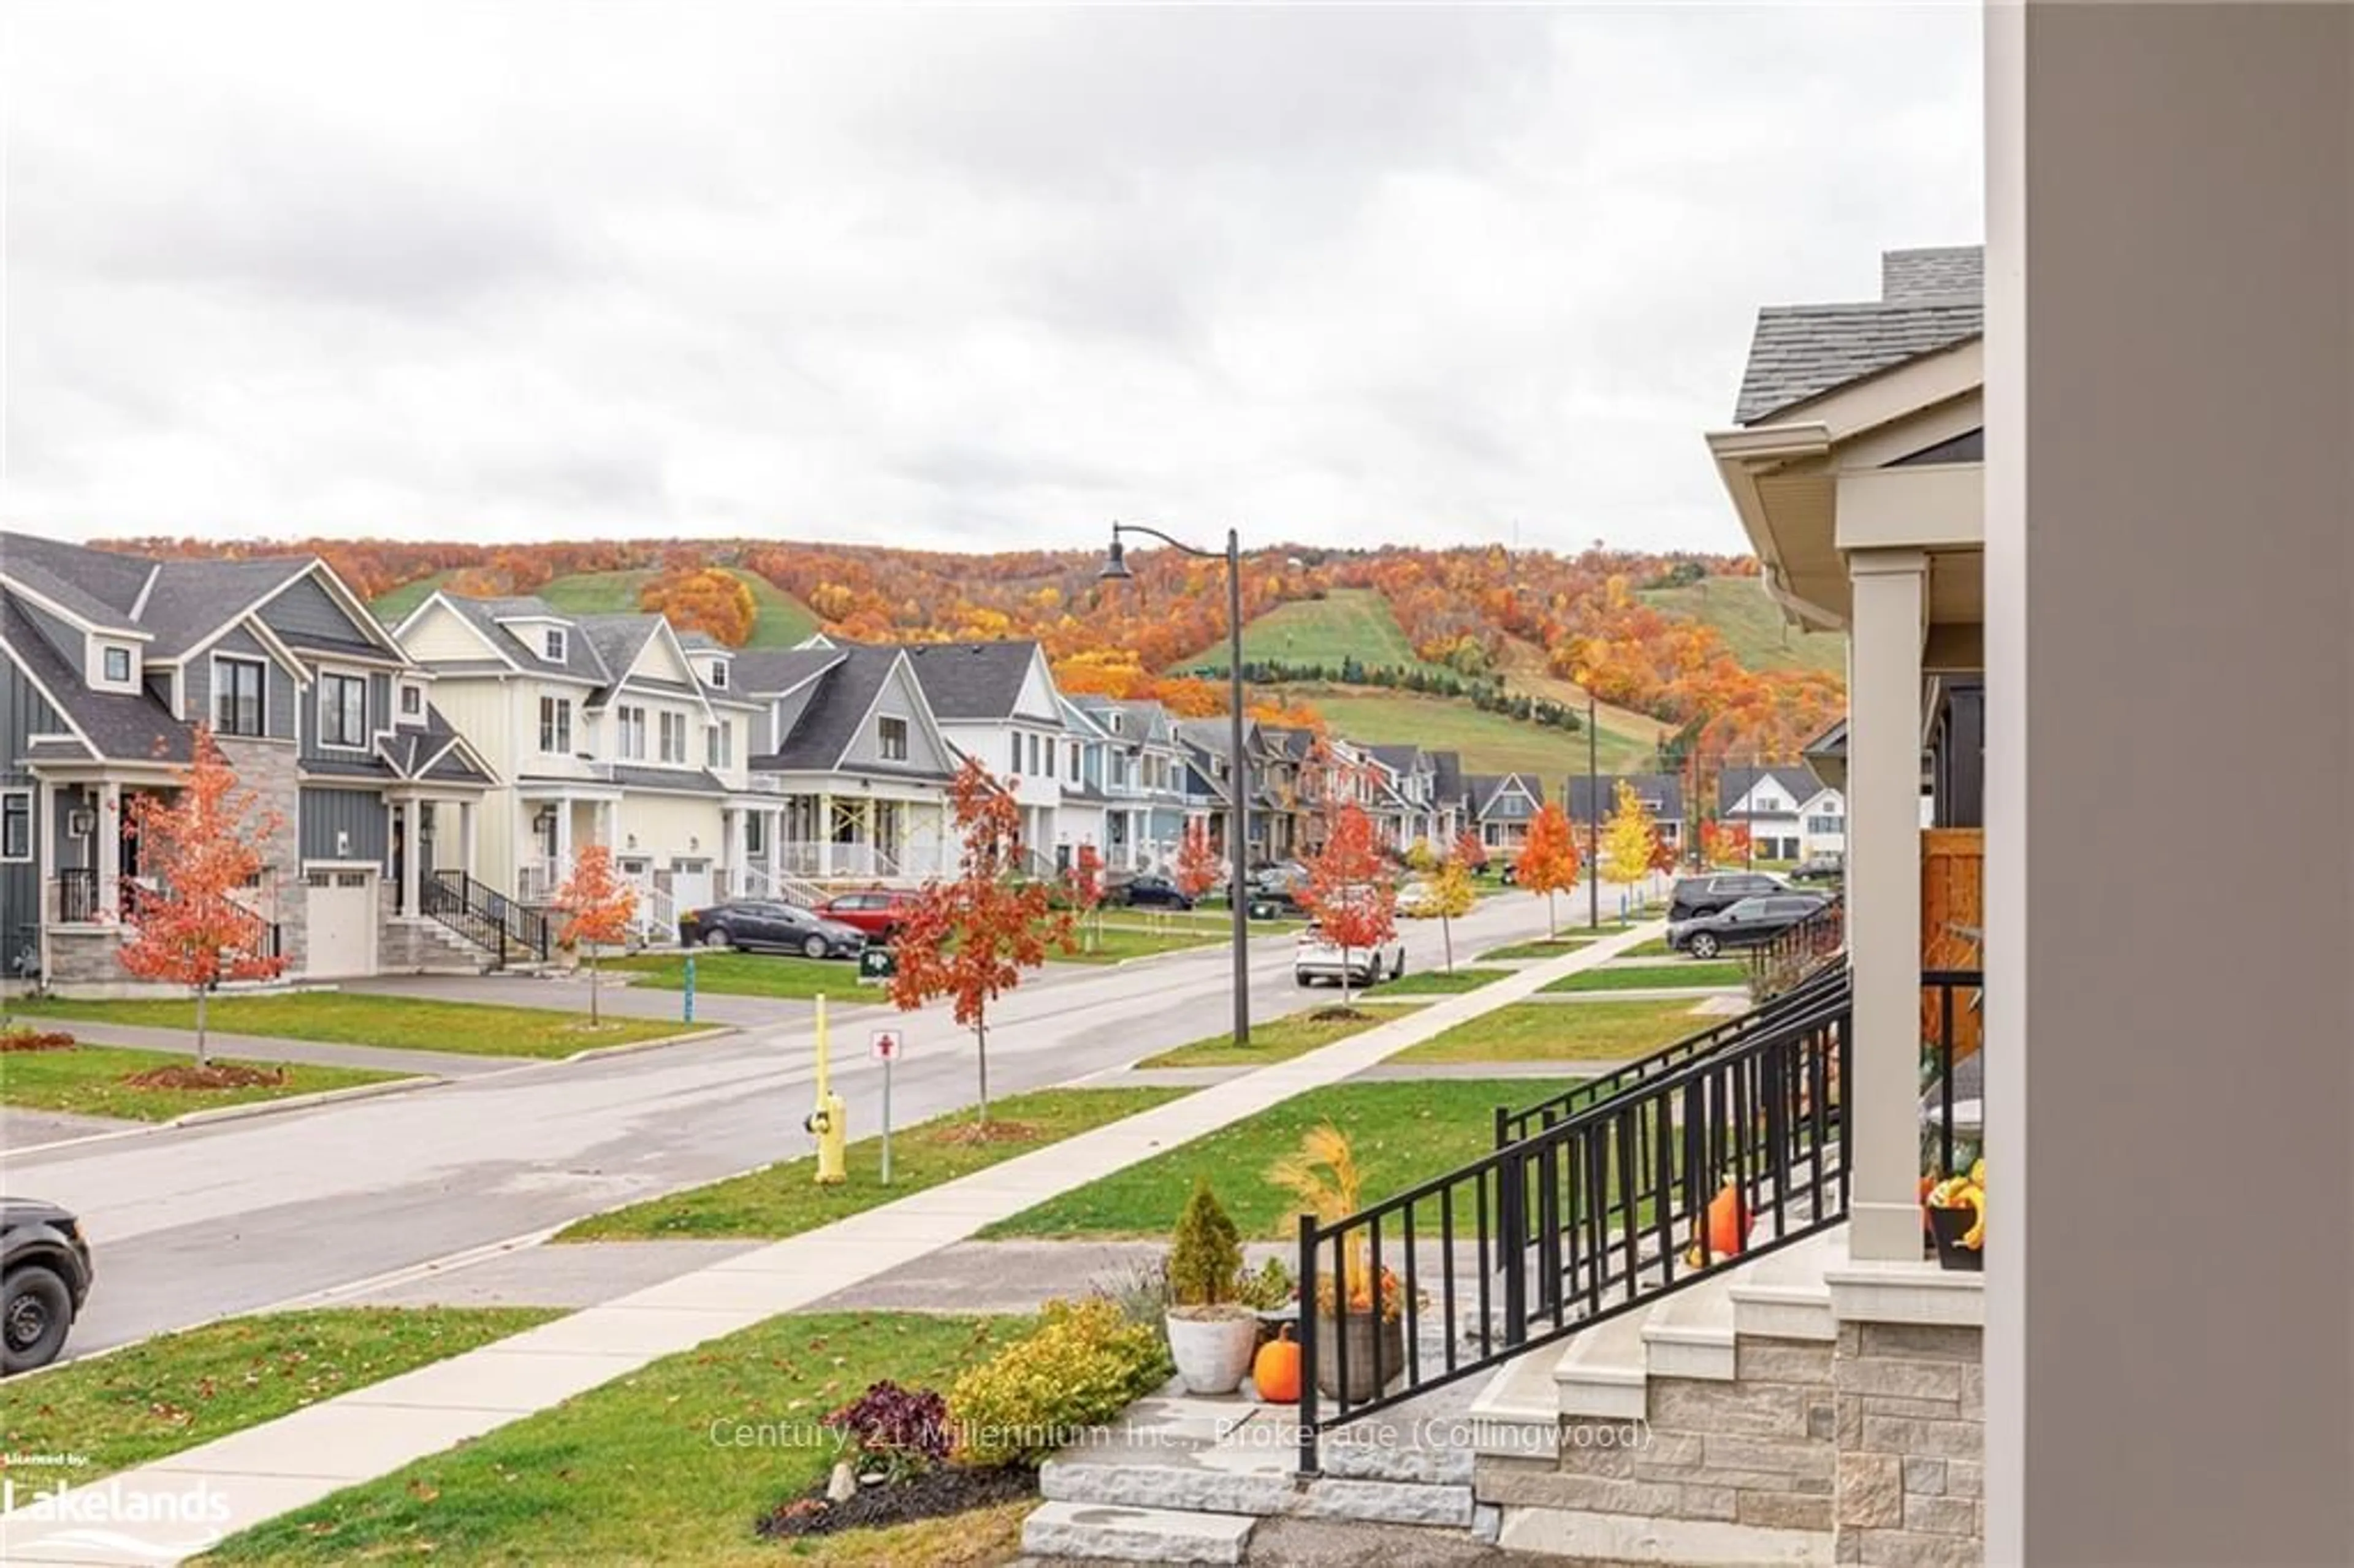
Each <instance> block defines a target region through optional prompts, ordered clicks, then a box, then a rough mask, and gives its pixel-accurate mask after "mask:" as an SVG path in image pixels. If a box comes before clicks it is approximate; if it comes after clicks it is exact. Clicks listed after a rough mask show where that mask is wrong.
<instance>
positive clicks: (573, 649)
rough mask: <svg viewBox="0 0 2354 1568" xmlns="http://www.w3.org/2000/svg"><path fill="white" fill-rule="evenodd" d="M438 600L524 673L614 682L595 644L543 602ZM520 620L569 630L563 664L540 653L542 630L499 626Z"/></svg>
mask: <svg viewBox="0 0 2354 1568" xmlns="http://www.w3.org/2000/svg"><path fill="white" fill-rule="evenodd" d="M441 599H442V602H443V603H445V604H447V605H449V606H450V607H451V609H455V610H456V611H457V612H458V614H459V615H460V616H461V617H462V618H464V620H466V621H467V622H468V624H470V625H472V627H473V628H474V629H475V630H478V631H480V632H482V635H483V636H485V637H487V638H489V639H490V641H491V643H492V645H493V646H494V647H496V648H497V649H498V650H499V651H500V652H504V654H506V656H507V657H508V658H510V659H513V660H514V662H516V663H518V664H520V665H522V666H523V667H524V668H525V669H526V670H530V671H532V672H534V673H539V674H550V675H570V676H572V677H573V678H574V679H576V680H581V681H588V682H591V683H594V684H596V685H599V686H607V685H610V684H611V683H613V680H614V676H613V673H612V672H610V671H609V670H608V669H606V668H605V664H604V661H602V660H601V659H599V657H598V656H597V647H596V643H595V641H593V640H592V639H590V638H589V637H588V636H587V635H585V634H584V633H582V632H581V630H580V629H579V627H578V624H577V623H576V622H575V621H574V619H573V618H572V617H571V616H568V615H567V614H565V613H564V612H563V611H562V610H559V609H557V608H556V607H555V606H553V605H551V604H549V603H548V602H547V601H546V599H539V598H535V597H534V596H531V595H522V596H518V597H511V598H506V599H463V598H461V597H459V596H458V595H456V594H443V595H442V596H441ZM523 618H533V619H538V620H554V621H557V622H560V623H562V624H563V625H564V626H566V627H568V628H570V629H571V635H569V636H567V637H566V638H565V640H564V661H563V662H561V663H558V662H556V661H555V660H552V659H550V658H548V657H547V656H546V653H544V652H541V649H542V647H543V643H542V641H541V638H540V633H541V631H542V630H543V629H542V628H539V627H527V628H524V629H521V631H520V632H518V631H514V630H508V629H507V628H506V627H504V626H502V625H500V624H499V622H500V621H502V620H516V619H523Z"/></svg>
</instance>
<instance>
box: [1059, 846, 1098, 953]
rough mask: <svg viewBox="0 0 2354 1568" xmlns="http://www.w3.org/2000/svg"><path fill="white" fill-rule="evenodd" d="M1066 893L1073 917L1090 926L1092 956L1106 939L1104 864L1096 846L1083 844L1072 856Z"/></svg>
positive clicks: (1066, 877)
mask: <svg viewBox="0 0 2354 1568" xmlns="http://www.w3.org/2000/svg"><path fill="white" fill-rule="evenodd" d="M1063 893H1064V895H1065V896H1066V897H1067V898H1068V899H1069V900H1070V901H1071V913H1072V915H1073V916H1075V917H1076V918H1077V919H1079V920H1082V921H1084V922H1086V923H1087V950H1088V951H1089V952H1093V951H1094V950H1095V949H1096V948H1097V947H1098V946H1099V945H1101V942H1102V939H1103V901H1104V863H1103V856H1102V855H1101V854H1098V853H1097V852H1096V846H1095V845H1094V843H1093V842H1088V843H1083V844H1081V845H1080V846H1079V848H1078V853H1076V854H1074V855H1073V856H1071V869H1070V870H1068V871H1066V872H1065V873H1064V874H1063Z"/></svg>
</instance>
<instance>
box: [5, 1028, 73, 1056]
mask: <svg viewBox="0 0 2354 1568" xmlns="http://www.w3.org/2000/svg"><path fill="white" fill-rule="evenodd" d="M73 1048H74V1037H73V1036H72V1035H70V1034H69V1033H66V1032H65V1031H64V1030H62V1029H0V1051H70V1050H72V1049H73Z"/></svg>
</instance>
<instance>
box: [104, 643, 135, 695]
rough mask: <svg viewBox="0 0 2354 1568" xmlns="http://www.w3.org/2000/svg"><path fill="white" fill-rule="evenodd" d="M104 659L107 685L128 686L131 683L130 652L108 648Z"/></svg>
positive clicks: (125, 649)
mask: <svg viewBox="0 0 2354 1568" xmlns="http://www.w3.org/2000/svg"><path fill="white" fill-rule="evenodd" d="M105 658H106V679H107V682H108V683H109V684H111V685H117V686H127V685H129V684H130V683H131V650H130V649H128V648H109V649H108V650H107V651H106V654H105Z"/></svg>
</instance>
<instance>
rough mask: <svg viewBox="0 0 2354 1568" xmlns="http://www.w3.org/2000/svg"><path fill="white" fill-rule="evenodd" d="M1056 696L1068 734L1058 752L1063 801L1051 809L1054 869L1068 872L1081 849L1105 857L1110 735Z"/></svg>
mask: <svg viewBox="0 0 2354 1568" xmlns="http://www.w3.org/2000/svg"><path fill="white" fill-rule="evenodd" d="M1056 700H1057V701H1058V702H1060V704H1061V705H1062V709H1063V726H1064V728H1065V730H1066V734H1065V736H1064V737H1063V740H1062V742H1061V744H1060V746H1059V747H1058V748H1057V753H1056V755H1057V758H1058V759H1059V766H1060V767H1061V768H1062V779H1061V784H1062V790H1063V799H1062V803H1061V804H1060V805H1059V806H1058V807H1057V808H1056V809H1055V869H1056V870H1057V871H1068V870H1069V869H1071V867H1073V866H1074V865H1076V864H1077V863H1078V855H1079V851H1080V850H1081V849H1082V848H1085V847H1087V846H1093V848H1094V850H1095V852H1096V855H1097V860H1098V861H1099V862H1100V861H1101V860H1102V859H1103V856H1104V844H1105V842H1106V840H1107V839H1108V837H1109V834H1110V807H1111V795H1110V793H1109V791H1108V789H1107V788H1106V778H1105V776H1106V770H1107V767H1108V758H1107V757H1106V753H1107V751H1108V749H1109V747H1110V744H1111V733H1110V731H1108V729H1106V728H1105V727H1104V726H1102V725H1100V724H1098V723H1097V721H1096V717H1095V715H1093V714H1091V713H1089V712H1088V711H1087V709H1085V708H1083V707H1081V706H1079V705H1078V704H1076V703H1075V702H1073V701H1072V700H1071V699H1070V698H1068V697H1064V696H1059V695H1058V697H1057V699H1056Z"/></svg>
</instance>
